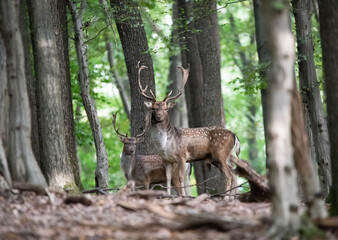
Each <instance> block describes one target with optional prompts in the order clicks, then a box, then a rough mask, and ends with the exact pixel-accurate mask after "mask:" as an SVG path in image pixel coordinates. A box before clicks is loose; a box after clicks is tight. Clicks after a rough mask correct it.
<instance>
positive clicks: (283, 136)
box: [262, 0, 300, 239]
mask: <svg viewBox="0 0 338 240" xmlns="http://www.w3.org/2000/svg"><path fill="white" fill-rule="evenodd" d="M275 3H276V4H271V1H268V0H264V1H262V10H263V14H264V15H263V16H264V22H265V24H266V25H265V29H266V33H267V39H268V40H269V44H270V50H271V53H272V62H271V70H270V72H269V75H268V81H267V83H268V96H267V97H268V105H267V107H268V112H267V114H268V115H267V119H266V120H267V141H268V142H269V146H268V148H267V153H268V154H267V156H268V159H267V164H268V167H269V184H270V189H271V192H272V204H273V213H272V217H273V225H272V227H271V228H270V233H269V234H270V237H271V238H276V239H278V238H282V237H285V236H288V235H289V234H294V233H296V231H297V230H298V229H299V226H300V218H299V213H298V197H297V183H296V171H295V166H294V162H293V158H292V145H291V131H290V130H291V99H292V88H293V80H294V70H293V69H294V66H293V62H294V37H293V35H292V32H291V31H290V28H289V8H288V2H286V1H283V0H279V1H275ZM286 193H287V194H286Z"/></svg>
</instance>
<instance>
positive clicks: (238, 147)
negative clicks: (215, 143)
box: [233, 134, 241, 157]
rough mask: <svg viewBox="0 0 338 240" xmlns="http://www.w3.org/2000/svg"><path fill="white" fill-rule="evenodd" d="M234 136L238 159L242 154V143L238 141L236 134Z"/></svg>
mask: <svg viewBox="0 0 338 240" xmlns="http://www.w3.org/2000/svg"><path fill="white" fill-rule="evenodd" d="M233 136H234V141H235V146H234V149H235V151H236V155H237V157H238V155H239V154H240V152H241V143H240V142H239V139H238V137H237V136H236V134H234V135H233Z"/></svg>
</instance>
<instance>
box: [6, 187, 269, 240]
mask: <svg viewBox="0 0 338 240" xmlns="http://www.w3.org/2000/svg"><path fill="white" fill-rule="evenodd" d="M270 214H271V204H270V203H242V202H239V201H232V202H225V201H224V200H223V199H210V198H209V197H208V196H207V195H200V196H199V197H197V198H182V197H175V198H170V197H168V196H166V195H165V193H164V192H160V191H156V192H155V191H139V192H136V193H134V194H108V195H101V196H97V195H90V194H86V195H84V196H82V197H77V196H75V197H74V196H72V195H67V194H65V193H58V192H49V193H48V194H47V195H37V194H35V193H34V192H22V193H19V192H14V193H13V192H9V191H8V192H3V193H1V194H0V239H25V240H26V239H184V240H188V239H213V240H217V239H231V240H236V239H262V238H263V236H265V234H266V231H267V229H268V225H269V219H270Z"/></svg>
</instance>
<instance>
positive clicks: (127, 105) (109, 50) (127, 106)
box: [106, 37, 131, 119]
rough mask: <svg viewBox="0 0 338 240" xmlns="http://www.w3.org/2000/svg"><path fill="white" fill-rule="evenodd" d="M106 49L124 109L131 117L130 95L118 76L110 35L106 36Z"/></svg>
mask: <svg viewBox="0 0 338 240" xmlns="http://www.w3.org/2000/svg"><path fill="white" fill-rule="evenodd" d="M106 49H107V53H108V62H109V67H110V73H111V74H112V77H113V79H114V83H115V85H116V87H117V89H118V90H119V93H120V97H121V99H122V104H123V108H124V111H125V112H126V114H127V117H128V119H130V109H131V106H130V100H129V99H130V96H129V94H128V92H127V91H126V89H125V88H124V85H123V82H122V79H121V78H120V77H119V76H118V74H117V72H116V70H115V69H114V55H113V43H112V42H111V41H109V39H108V37H106Z"/></svg>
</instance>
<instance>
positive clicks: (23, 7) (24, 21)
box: [19, 1, 41, 165]
mask: <svg viewBox="0 0 338 240" xmlns="http://www.w3.org/2000/svg"><path fill="white" fill-rule="evenodd" d="M19 11H20V12H19V24H20V32H21V36H22V39H25V41H23V50H24V52H25V75H26V80H27V91H28V98H29V106H30V108H31V119H32V133H31V138H32V148H33V152H34V156H35V159H36V161H37V162H38V163H39V165H41V163H40V143H39V123H38V122H39V121H38V112H37V101H36V87H35V86H36V85H35V79H34V77H33V75H32V66H33V65H32V62H31V45H32V41H31V36H30V31H29V29H28V28H29V22H28V20H29V19H28V16H27V14H28V11H27V2H26V1H20V10H19Z"/></svg>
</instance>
